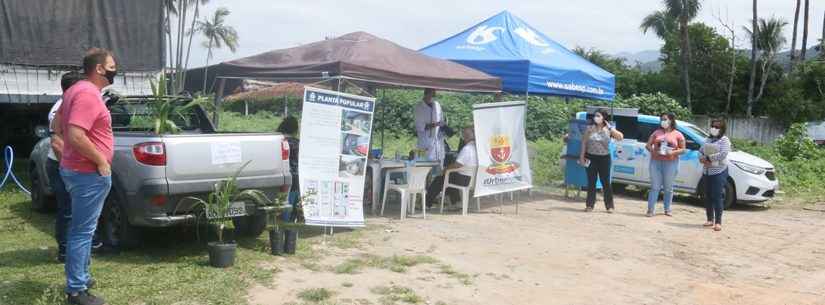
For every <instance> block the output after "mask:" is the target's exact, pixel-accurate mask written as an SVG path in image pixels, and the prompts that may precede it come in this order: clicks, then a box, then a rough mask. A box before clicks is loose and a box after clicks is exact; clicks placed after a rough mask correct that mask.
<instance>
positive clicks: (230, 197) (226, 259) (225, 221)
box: [187, 162, 272, 268]
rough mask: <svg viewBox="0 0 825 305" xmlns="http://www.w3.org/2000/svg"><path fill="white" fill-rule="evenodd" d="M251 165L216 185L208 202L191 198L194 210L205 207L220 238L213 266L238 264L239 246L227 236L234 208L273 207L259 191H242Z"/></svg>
mask: <svg viewBox="0 0 825 305" xmlns="http://www.w3.org/2000/svg"><path fill="white" fill-rule="evenodd" d="M248 164H249V162H246V163H244V164H243V165H241V167H240V168H238V170H237V171H236V172H235V174H233V175H232V176H231V177H229V178H228V179H227V180H224V181H220V182H218V183H215V185H214V191H212V193H210V194H209V195H208V196H207V198H206V200H203V199H201V198H197V197H187V198H188V199H189V200H193V201H195V204H194V205H193V206H192V208H193V209H197V208H199V207H200V208H201V209H202V211H203V212H204V213H202V215H204V216H205V217H206V219H207V223H208V224H209V225H210V227H212V228H213V229H214V230H215V232H216V235H217V241H215V242H209V243H208V248H209V264H210V265H212V266H213V267H219V268H226V267H231V266H233V265H234V264H235V252H236V250H237V245H236V244H235V241H234V240H233V239H229V238H226V236H225V233H226V232H227V231H231V230H233V229H234V225H233V222H232V218H233V217H234V216H236V215H233V214H234V210H233V209H235V207H234V205H237V204H239V203H240V204H243V205H245V204H246V202H250V201H251V202H253V203H255V204H256V205H269V204H271V203H272V202H271V201H270V200H269V199H268V198H267V197H266V194H264V193H263V192H261V191H259V190H244V191H240V190H239V189H238V186H237V178H238V175H240V173H241V172H242V171H243V169H244V168H245V167H246V166H247V165H248Z"/></svg>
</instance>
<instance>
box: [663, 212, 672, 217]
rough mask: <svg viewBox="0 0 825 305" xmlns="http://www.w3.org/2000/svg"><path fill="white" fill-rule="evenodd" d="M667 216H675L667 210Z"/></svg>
mask: <svg viewBox="0 0 825 305" xmlns="http://www.w3.org/2000/svg"><path fill="white" fill-rule="evenodd" d="M665 216H668V217H673V214H672V213H671V212H670V211H667V212H665Z"/></svg>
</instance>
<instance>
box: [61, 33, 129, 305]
mask: <svg viewBox="0 0 825 305" xmlns="http://www.w3.org/2000/svg"><path fill="white" fill-rule="evenodd" d="M83 70H84V73H85V75H86V79H85V80H81V81H78V82H77V83H76V84H75V85H74V86H72V87H71V88H69V90H66V92H64V93H63V105H62V106H61V107H60V110H58V113H57V115H56V117H55V119H54V120H55V124H54V125H55V127H56V128H55V133H57V134H58V135H60V136H62V137H63V139H64V144H63V155H62V157H61V158H60V175H61V177H63V182H64V183H65V185H66V190H68V191H69V195H70V197H71V203H72V219H71V223H70V224H69V232H68V234H67V237H66V247H67V249H66V264H65V270H66V294H67V298H68V302H69V304H79V305H102V304H105V303H106V302H105V301H104V300H103V299H102V298H99V297H96V296H94V295H92V294H91V293H89V291H88V290H89V288H90V287H89V286H90V284H91V283H93V281H92V279H91V276H90V275H89V264H90V263H91V260H90V256H91V244H92V236H93V235H94V232H95V229H96V228H97V220H98V218H99V217H100V212H101V210H102V209H103V203H104V202H105V200H106V196H108V194H109V190H110V189H111V187H112V173H111V163H112V155H113V146H114V139H113V135H112V117H111V115H110V114H109V110H108V109H107V108H106V104H105V103H104V102H103V100H102V99H101V95H100V90H101V89H103V88H104V87H106V86H109V85H111V84H112V83H113V82H114V78H115V75H116V74H117V66H116V65H115V58H114V56H112V53H111V52H109V51H108V50H104V49H98V48H93V49H90V50H89V51H88V52H87V53H86V56H85V57H83Z"/></svg>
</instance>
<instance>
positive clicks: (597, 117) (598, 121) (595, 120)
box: [593, 116, 604, 125]
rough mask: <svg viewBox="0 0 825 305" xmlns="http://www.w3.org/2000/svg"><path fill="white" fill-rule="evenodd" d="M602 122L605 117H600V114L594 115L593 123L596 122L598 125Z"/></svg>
mask: <svg viewBox="0 0 825 305" xmlns="http://www.w3.org/2000/svg"><path fill="white" fill-rule="evenodd" d="M602 122H604V118H603V117H600V116H595V117H593V123H596V125H600V124H601V123H602Z"/></svg>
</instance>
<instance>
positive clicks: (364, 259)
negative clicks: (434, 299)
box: [333, 254, 438, 274]
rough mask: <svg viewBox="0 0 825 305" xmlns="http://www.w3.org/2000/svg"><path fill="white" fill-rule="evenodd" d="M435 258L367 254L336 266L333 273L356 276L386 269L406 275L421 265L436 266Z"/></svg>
mask: <svg viewBox="0 0 825 305" xmlns="http://www.w3.org/2000/svg"><path fill="white" fill-rule="evenodd" d="M437 262H438V261H437V260H436V259H435V258H432V257H430V256H426V255H413V256H399V255H393V256H390V257H382V256H377V255H372V254H365V255H362V256H361V257H357V258H351V259H348V260H346V261H345V262H343V263H341V264H339V265H338V266H335V267H334V268H333V271H334V272H335V273H338V274H355V273H358V272H359V271H360V270H361V269H364V268H376V269H386V270H390V271H393V272H398V273H404V272H406V271H407V269H408V268H410V267H414V266H417V265H421V264H435V263H437Z"/></svg>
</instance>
